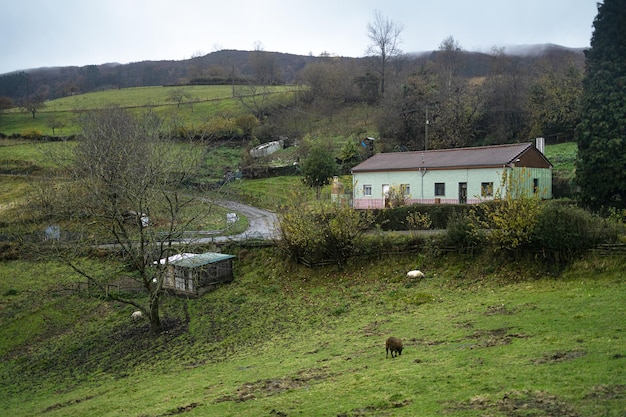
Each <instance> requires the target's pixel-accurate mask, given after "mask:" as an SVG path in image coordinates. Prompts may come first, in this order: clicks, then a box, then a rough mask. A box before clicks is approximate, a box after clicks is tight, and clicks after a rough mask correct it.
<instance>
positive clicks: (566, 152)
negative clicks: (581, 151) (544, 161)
mask: <svg viewBox="0 0 626 417" xmlns="http://www.w3.org/2000/svg"><path fill="white" fill-rule="evenodd" d="M545 152H546V157H547V158H548V159H549V160H550V162H552V165H554V170H555V171H556V172H557V173H558V175H560V176H561V177H564V178H570V179H571V178H573V177H574V173H575V169H574V168H575V163H576V154H577V153H578V146H577V145H576V142H566V143H559V144H556V145H548V146H546V150H545Z"/></svg>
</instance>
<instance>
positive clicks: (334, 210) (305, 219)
mask: <svg viewBox="0 0 626 417" xmlns="http://www.w3.org/2000/svg"><path fill="white" fill-rule="evenodd" d="M370 224H371V216H370V215H369V213H367V212H359V211H357V210H353V209H352V208H351V207H346V206H340V205H337V204H329V205H324V204H320V205H319V206H318V207H316V208H314V209H313V208H310V207H307V206H306V205H305V204H304V203H300V204H292V205H290V206H289V209H287V210H286V211H285V212H284V213H282V214H281V215H280V217H279V230H280V233H281V239H280V241H279V245H280V248H281V249H282V250H283V251H284V252H285V253H286V254H288V255H289V256H291V257H292V258H294V259H297V260H301V261H302V260H306V261H307V262H308V263H311V264H315V263H320V262H328V261H332V262H334V263H337V264H338V265H344V264H345V262H346V261H347V260H348V258H349V257H350V256H352V255H353V254H354V253H355V252H357V251H358V247H359V244H358V241H359V240H360V238H361V236H362V234H363V232H364V231H365V230H366V229H367V228H368V227H369V226H370Z"/></svg>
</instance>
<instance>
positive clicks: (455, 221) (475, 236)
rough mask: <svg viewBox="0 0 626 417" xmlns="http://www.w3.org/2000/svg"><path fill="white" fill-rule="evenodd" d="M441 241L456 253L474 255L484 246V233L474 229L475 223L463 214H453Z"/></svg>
mask: <svg viewBox="0 0 626 417" xmlns="http://www.w3.org/2000/svg"><path fill="white" fill-rule="evenodd" d="M446 229H447V230H446V233H445V235H444V236H443V238H442V240H441V244H442V245H444V246H453V247H454V248H455V249H456V250H457V251H458V252H462V253H475V252H477V251H480V250H481V248H482V247H483V245H484V241H485V236H484V233H482V232H481V231H480V229H478V228H477V227H476V224H475V222H473V221H472V219H470V218H469V216H468V215H467V214H465V213H454V214H453V215H452V216H451V217H450V219H449V221H448V225H447V228H446Z"/></svg>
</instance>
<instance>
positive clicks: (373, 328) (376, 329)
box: [361, 320, 389, 337]
mask: <svg viewBox="0 0 626 417" xmlns="http://www.w3.org/2000/svg"><path fill="white" fill-rule="evenodd" d="M388 321H389V320H383V321H373V322H371V323H369V324H366V325H365V326H363V328H362V329H361V330H362V332H363V334H364V335H365V336H366V337H370V336H382V335H384V334H385V333H384V332H383V331H382V330H381V328H380V325H381V324H383V323H387V322H388Z"/></svg>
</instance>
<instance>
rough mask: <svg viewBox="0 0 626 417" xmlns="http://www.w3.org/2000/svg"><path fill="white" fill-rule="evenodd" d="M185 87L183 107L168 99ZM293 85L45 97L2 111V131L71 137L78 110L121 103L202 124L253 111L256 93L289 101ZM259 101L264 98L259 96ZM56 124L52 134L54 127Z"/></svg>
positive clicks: (170, 120) (132, 90)
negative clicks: (34, 108)
mask: <svg viewBox="0 0 626 417" xmlns="http://www.w3.org/2000/svg"><path fill="white" fill-rule="evenodd" d="M178 88H182V89H183V90H184V91H185V92H186V93H188V94H189V97H188V98H185V99H184V100H183V102H182V103H181V104H180V105H179V104H178V103H177V102H173V101H168V100H167V99H168V94H169V93H170V92H171V91H172V90H173V89H178ZM294 91H295V90H294V88H293V87H290V86H271V87H263V88H261V87H256V88H255V87H245V86H235V89H234V95H233V87H232V86H183V87H140V88H125V89H119V90H106V91H99V92H93V93H87V94H80V95H75V96H70V97H63V98H59V99H55V100H50V101H47V102H46V103H45V104H44V106H43V107H42V108H41V109H40V110H39V111H38V112H37V113H36V115H35V118H33V117H32V114H31V113H29V112H26V111H23V110H22V109H19V108H15V109H12V110H9V111H5V112H3V113H0V133H2V134H4V135H7V136H9V135H13V134H18V135H22V136H25V137H37V136H42V135H43V136H71V135H74V134H77V133H79V132H80V128H79V125H78V123H77V122H78V121H77V114H78V113H79V112H80V111H85V110H92V109H100V108H106V107H111V106H120V107H124V108H129V109H136V110H137V111H142V110H146V109H152V110H154V111H155V112H156V113H157V114H158V115H160V116H161V118H162V120H163V121H164V122H165V123H169V124H172V125H180V124H183V125H186V126H188V127H194V126H200V125H202V124H204V123H206V122H207V121H209V120H210V119H211V118H213V117H216V116H221V117H227V118H228V117H234V116H237V115H239V114H242V113H244V112H249V108H250V107H249V106H252V107H254V106H253V105H252V101H253V99H254V95H263V96H264V97H266V99H265V100H264V105H271V104H272V103H276V102H284V101H289V100H290V97H291V95H292V93H293V92H294ZM258 101H260V100H258ZM53 125H54V126H56V127H55V129H54V134H53V130H52V126H53Z"/></svg>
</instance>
